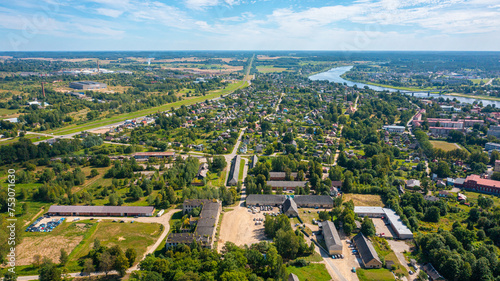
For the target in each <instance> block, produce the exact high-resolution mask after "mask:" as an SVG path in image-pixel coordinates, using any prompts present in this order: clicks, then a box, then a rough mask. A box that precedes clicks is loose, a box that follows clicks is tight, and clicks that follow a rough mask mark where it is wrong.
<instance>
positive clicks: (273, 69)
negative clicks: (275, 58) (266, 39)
mask: <svg viewBox="0 0 500 281" xmlns="http://www.w3.org/2000/svg"><path fill="white" fill-rule="evenodd" d="M257 70H258V71H259V72H261V73H271V72H283V71H288V70H287V69H286V68H284V67H274V66H272V65H270V66H267V65H265V66H264V65H261V66H257Z"/></svg>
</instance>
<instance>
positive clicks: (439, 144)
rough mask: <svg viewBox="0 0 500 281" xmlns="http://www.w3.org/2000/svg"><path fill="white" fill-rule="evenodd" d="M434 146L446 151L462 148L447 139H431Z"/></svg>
mask: <svg viewBox="0 0 500 281" xmlns="http://www.w3.org/2000/svg"><path fill="white" fill-rule="evenodd" d="M430 143H431V144H432V146H433V147H434V148H439V149H442V150H444V151H451V150H455V149H462V148H461V147H460V146H459V145H458V144H456V143H451V142H446V141H430Z"/></svg>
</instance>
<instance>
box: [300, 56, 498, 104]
mask: <svg viewBox="0 0 500 281" xmlns="http://www.w3.org/2000/svg"><path fill="white" fill-rule="evenodd" d="M352 67H353V66H352V65H350V66H340V67H334V68H332V69H330V70H328V71H325V72H321V73H318V74H315V75H312V76H311V77H309V79H311V80H327V81H329V82H334V83H340V84H346V85H347V86H349V87H353V86H354V85H356V86H357V87H358V88H364V87H365V86H367V87H368V88H370V89H372V90H375V91H389V92H397V91H400V90H396V89H393V88H387V87H380V86H374V85H368V84H364V83H359V82H352V81H349V80H346V79H344V78H342V77H340V76H341V75H342V74H344V73H346V72H347V71H349V70H351V68H352ZM400 92H401V93H403V94H406V95H413V96H415V97H417V98H429V97H433V98H444V99H450V100H453V99H456V100H457V101H459V102H461V103H469V104H472V103H474V102H482V103H483V106H487V105H491V106H495V107H500V101H494V100H485V99H476V98H466V97H457V96H447V95H443V94H432V93H428V92H411V91H400Z"/></svg>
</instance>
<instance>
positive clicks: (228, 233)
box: [218, 203, 279, 251]
mask: <svg viewBox="0 0 500 281" xmlns="http://www.w3.org/2000/svg"><path fill="white" fill-rule="evenodd" d="M240 204H244V203H240ZM248 210H249V209H248V208H245V207H243V206H240V207H236V208H234V210H233V211H230V212H226V213H224V216H223V217H222V224H221V228H220V236H219V241H218V248H219V251H220V250H221V249H222V247H223V246H224V244H225V243H226V242H228V241H229V242H233V243H235V244H236V245H238V246H241V245H250V244H253V243H258V242H261V241H265V240H267V239H266V235H265V234H264V223H263V222H262V224H260V225H255V221H254V220H253V219H254V218H261V219H263V220H264V219H265V217H264V215H263V213H256V214H252V212H249V211H248ZM278 211H279V210H278V208H274V209H273V211H271V212H278Z"/></svg>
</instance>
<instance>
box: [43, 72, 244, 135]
mask: <svg viewBox="0 0 500 281" xmlns="http://www.w3.org/2000/svg"><path fill="white" fill-rule="evenodd" d="M247 85H248V83H247V82H246V81H239V82H236V83H232V84H230V85H228V86H227V87H226V88H224V89H220V90H215V91H212V92H211V93H210V94H207V95H205V96H198V97H192V98H187V99H185V100H181V101H177V102H173V103H168V104H164V105H161V106H157V107H152V108H147V109H143V110H139V111H135V112H131V113H125V114H119V115H116V116H113V117H110V118H106V119H101V120H96V121H91V122H86V123H85V124H79V125H78V124H73V125H70V126H67V127H64V128H61V129H57V130H53V131H47V133H53V134H55V135H66V134H72V133H78V132H80V131H85V130H91V129H94V128H98V127H101V126H108V125H112V124H114V123H118V122H121V121H124V120H127V119H134V118H138V117H142V116H146V115H149V114H153V113H156V112H162V111H168V110H170V109H172V107H173V108H178V107H180V106H182V105H191V104H195V103H198V102H202V101H205V100H207V99H214V98H217V97H220V96H221V95H226V94H229V93H232V92H233V91H235V90H237V89H240V88H244V87H246V86H247Z"/></svg>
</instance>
